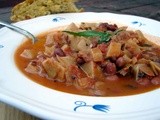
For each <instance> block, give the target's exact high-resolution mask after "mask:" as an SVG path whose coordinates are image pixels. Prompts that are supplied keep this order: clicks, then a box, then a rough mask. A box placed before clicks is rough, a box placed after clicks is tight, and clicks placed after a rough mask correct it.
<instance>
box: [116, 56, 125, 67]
mask: <svg viewBox="0 0 160 120" xmlns="http://www.w3.org/2000/svg"><path fill="white" fill-rule="evenodd" d="M116 65H117V66H118V67H123V66H124V65H125V60H124V58H123V57H119V58H118V59H117V60H116Z"/></svg>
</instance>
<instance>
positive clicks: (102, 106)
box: [0, 13, 160, 120]
mask: <svg viewBox="0 0 160 120" xmlns="http://www.w3.org/2000/svg"><path fill="white" fill-rule="evenodd" d="M105 20H106V21H112V20H113V21H118V22H119V23H122V24H125V25H127V26H130V27H133V28H135V29H140V30H142V31H144V32H146V33H150V34H152V35H155V36H159V37H160V29H159V28H160V22H158V21H155V20H151V19H146V18H142V17H137V16H130V15H119V14H112V13H71V14H56V15H49V16H44V17H38V18H35V19H31V20H26V21H22V22H18V23H16V24H15V25H17V26H19V27H22V28H24V29H26V30H28V31H30V32H31V33H33V34H35V35H37V34H39V33H41V32H42V31H47V30H49V29H51V28H54V27H58V26H62V25H68V24H69V23H71V22H75V23H80V22H90V21H105ZM23 39H24V36H22V35H20V34H18V33H15V32H13V31H12V30H9V29H7V28H2V29H0V101H3V102H5V103H8V104H10V105H13V106H15V107H17V108H19V109H21V110H23V111H25V112H27V113H30V114H32V115H35V116H38V117H40V118H42V119H65V120H67V119H69V120H72V119H73V120H75V119H76V120H82V119H83V120H85V119H87V120H88V119H90V120H97V119H99V120H101V119H102V120H106V119H108V120H112V119H113V120H114V119H116V120H132V119H133V120H135V119H136V120H151V119H152V120H153V119H154V120H158V119H160V89H156V90H154V91H151V92H148V93H144V94H138V95H132V96H126V97H87V96H80V95H73V94H68V93H64V92H60V91H56V90H52V89H49V88H47V87H44V86H42V85H39V84H37V83H35V82H33V81H31V80H29V79H28V78H27V77H26V76H24V75H23V74H22V73H21V72H20V71H19V70H18V69H17V67H16V66H15V62H14V59H13V55H14V52H15V49H16V48H17V46H18V45H20V44H21V43H22V41H23Z"/></svg>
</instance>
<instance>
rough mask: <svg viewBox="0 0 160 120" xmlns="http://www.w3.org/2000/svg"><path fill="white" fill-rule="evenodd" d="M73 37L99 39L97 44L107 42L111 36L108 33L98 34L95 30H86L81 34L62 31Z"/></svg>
mask: <svg viewBox="0 0 160 120" xmlns="http://www.w3.org/2000/svg"><path fill="white" fill-rule="evenodd" d="M63 32H66V33H69V34H72V35H74V36H83V37H99V38H100V39H99V41H98V43H102V42H108V41H109V40H110V38H111V36H112V34H111V33H109V32H99V31H95V30H86V31H82V32H71V31H63Z"/></svg>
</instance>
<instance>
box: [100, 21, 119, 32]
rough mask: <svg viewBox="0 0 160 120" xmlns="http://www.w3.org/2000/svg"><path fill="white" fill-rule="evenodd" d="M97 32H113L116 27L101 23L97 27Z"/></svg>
mask: <svg viewBox="0 0 160 120" xmlns="http://www.w3.org/2000/svg"><path fill="white" fill-rule="evenodd" d="M98 28H99V30H101V31H106V30H110V31H115V30H116V29H117V28H118V27H117V25H116V24H114V25H111V24H108V23H101V24H100V25H99V26H98Z"/></svg>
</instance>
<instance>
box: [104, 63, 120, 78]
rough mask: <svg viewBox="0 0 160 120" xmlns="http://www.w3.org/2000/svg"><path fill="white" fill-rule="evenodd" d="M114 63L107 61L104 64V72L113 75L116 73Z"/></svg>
mask: <svg viewBox="0 0 160 120" xmlns="http://www.w3.org/2000/svg"><path fill="white" fill-rule="evenodd" d="M116 71H117V69H116V65H115V64H114V63H111V62H108V63H107V64H106V68H105V72H106V73H107V74H109V75H114V74H116Z"/></svg>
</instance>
